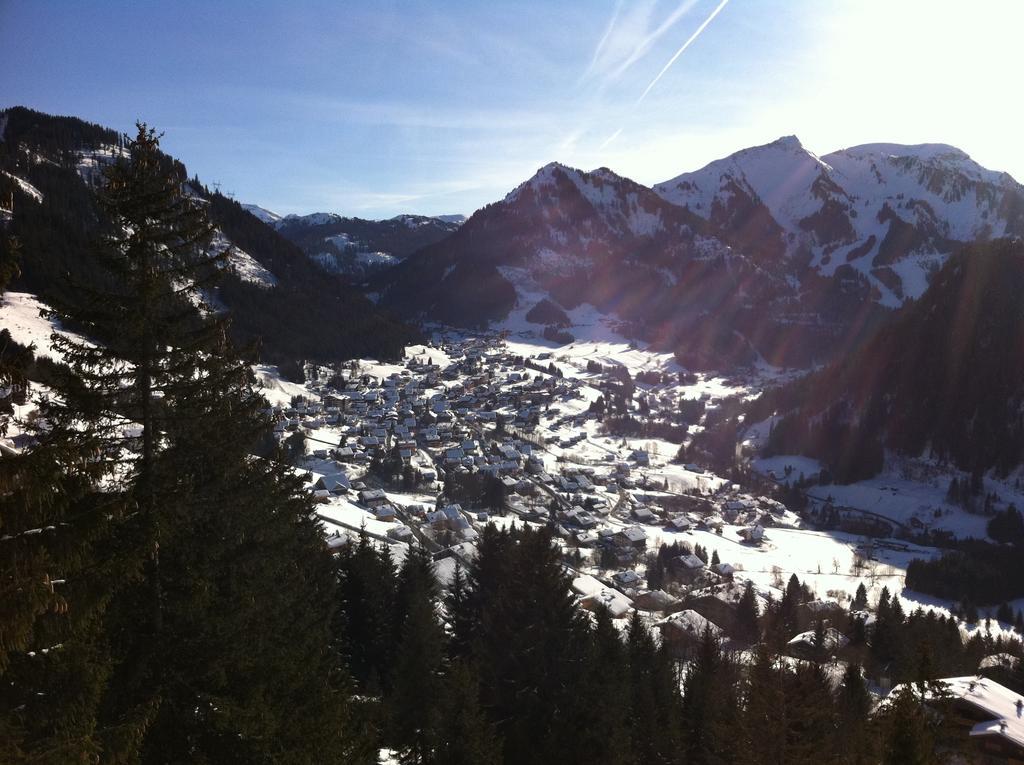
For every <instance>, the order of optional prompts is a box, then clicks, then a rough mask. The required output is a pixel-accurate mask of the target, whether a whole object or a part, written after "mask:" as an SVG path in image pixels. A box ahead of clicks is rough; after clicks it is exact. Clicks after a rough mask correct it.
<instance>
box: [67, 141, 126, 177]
mask: <svg viewBox="0 0 1024 765" xmlns="http://www.w3.org/2000/svg"><path fill="white" fill-rule="evenodd" d="M127 155H128V150H127V149H123V148H120V147H118V146H114V145H113V144H108V145H105V146H101V147H100V148H98V149H89V150H86V151H80V152H78V174H79V175H80V176H81V177H82V179H83V180H84V181H85V182H86V183H90V184H93V185H96V184H99V183H100V182H101V181H102V180H103V168H104V167H106V166H107V165H110V164H112V163H113V162H114V161H116V160H117V159H118V158H119V157H126V156H127Z"/></svg>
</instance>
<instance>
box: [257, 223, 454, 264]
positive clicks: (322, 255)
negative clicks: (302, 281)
mask: <svg viewBox="0 0 1024 765" xmlns="http://www.w3.org/2000/svg"><path fill="white" fill-rule="evenodd" d="M273 225H274V227H275V228H276V229H277V230H278V231H279V232H280V233H281V235H282V236H284V237H286V238H287V239H289V240H291V241H292V242H294V243H295V244H297V245H298V246H299V247H301V248H302V250H303V252H305V253H306V255H307V256H309V258H310V259H312V260H313V262H314V263H316V264H317V265H318V266H320V267H321V268H323V269H324V270H325V271H328V272H330V273H335V274H345V275H347V276H349V277H351V278H353V279H363V278H366V277H367V276H370V275H372V274H375V273H379V272H380V271H382V270H385V269H387V268H389V267H391V266H393V265H395V264H396V263H398V262H399V261H401V260H402V259H403V258H405V257H407V256H408V255H410V254H411V253H413V252H415V251H416V250H418V249H421V248H422V247H425V246H427V245H430V244H433V243H434V242H437V241H439V240H440V239H443V238H445V237H446V236H449V235H450V234H452V233H453V232H455V231H456V230H458V228H459V224H458V223H454V222H447V221H442V220H440V219H439V218H430V217H427V216H424V215H396V216H395V217H393V218H389V219H387V220H366V219H363V218H343V217H342V216H340V215H335V214H334V213H313V214H311V215H301V216H300V215H288V216H285V217H284V218H281V219H280V220H278V221H276V222H275V223H274V224H273Z"/></svg>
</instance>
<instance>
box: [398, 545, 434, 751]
mask: <svg viewBox="0 0 1024 765" xmlns="http://www.w3.org/2000/svg"><path fill="white" fill-rule="evenodd" d="M421 550H422V548H420V547H416V546H414V547H410V549H409V551H408V554H407V556H406V559H405V561H403V563H402V568H401V570H400V572H399V577H398V578H399V583H398V588H397V596H396V599H395V605H396V614H395V623H396V625H397V633H398V639H397V641H396V658H395V662H394V668H393V672H392V675H391V682H390V688H391V690H390V693H389V694H388V707H389V709H390V720H391V725H389V728H388V730H389V740H390V741H391V742H393V745H394V748H396V749H398V750H399V751H400V753H401V757H400V759H401V761H402V762H403V763H412V764H414V765H424V764H425V763H430V762H433V761H434V760H433V756H434V754H433V753H434V750H435V748H436V746H437V743H438V728H439V725H440V717H439V713H440V711H441V703H442V694H443V690H444V686H443V683H442V681H441V663H442V659H443V657H444V633H443V631H442V629H441V625H440V623H439V622H438V620H437V615H436V611H435V604H434V596H435V594H436V587H437V585H436V580H435V579H434V573H433V570H432V566H431V562H430V558H429V556H428V555H426V553H425V552H420V551H421Z"/></svg>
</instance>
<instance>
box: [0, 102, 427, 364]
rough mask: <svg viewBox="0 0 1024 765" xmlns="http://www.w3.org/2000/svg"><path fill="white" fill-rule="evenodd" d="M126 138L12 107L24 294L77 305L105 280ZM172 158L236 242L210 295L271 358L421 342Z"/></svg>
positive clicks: (228, 239)
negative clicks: (108, 184)
mask: <svg viewBox="0 0 1024 765" xmlns="http://www.w3.org/2000/svg"><path fill="white" fill-rule="evenodd" d="M124 145H125V141H124V137H123V136H121V135H120V134H118V133H117V132H116V131H113V130H110V129H108V128H104V127H102V126H99V125H94V124H90V123H88V122H85V121H83V120H79V119H76V118H74V117H54V116H51V115H47V114H42V113H40V112H36V111H32V110H30V109H25V108H22V107H14V108H11V109H7V110H4V111H0V247H8V246H9V244H10V238H9V236H8V235H12V236H13V237H14V238H16V239H17V240H18V242H19V243H20V245H21V250H22V261H21V271H22V273H21V275H20V277H18V278H17V279H16V280H15V281H14V283H13V284H12V289H20V290H24V291H26V292H32V293H34V294H36V295H39V296H40V297H41V298H42V299H43V300H47V299H48V298H53V297H61V298H63V299H66V300H74V297H75V292H76V290H77V289H78V288H79V287H80V286H83V285H88V284H90V283H91V281H92V280H94V279H96V278H98V269H97V268H96V267H95V261H94V259H93V258H94V256H93V254H92V250H93V246H94V244H95V242H96V239H97V237H98V235H99V234H100V233H101V232H102V231H103V229H104V227H105V226H106V225H108V222H107V221H106V220H104V218H103V214H102V211H101V209H100V207H99V205H98V204H97V200H96V190H97V188H98V186H99V184H100V183H101V182H102V178H103V168H104V166H105V165H107V164H109V163H110V162H113V161H115V160H116V159H118V158H119V157H121V156H122V155H123V154H124V151H125V149H124ZM166 161H167V163H168V167H169V169H170V171H171V172H173V173H175V174H176V175H177V176H178V177H179V178H180V179H181V180H182V182H183V183H185V184H186V188H187V190H188V193H190V194H192V195H193V196H194V198H195V199H196V200H197V201H198V202H200V203H201V204H205V205H207V206H208V208H209V212H210V217H211V220H212V221H213V222H214V224H215V225H216V226H217V236H216V242H215V246H217V247H227V246H228V245H231V246H232V251H231V252H232V254H231V258H230V264H229V267H228V269H227V272H226V273H225V274H224V275H223V279H222V280H221V283H220V285H219V286H218V287H217V289H216V290H214V291H213V292H211V293H210V294H209V295H208V296H207V297H208V302H209V304H210V306H211V307H213V308H214V309H216V310H227V311H229V312H230V313H231V315H232V324H231V326H232V329H233V331H234V333H235V336H236V339H237V340H238V341H239V342H240V343H244V344H248V343H255V344H258V346H259V350H260V354H261V356H262V358H263V359H264V360H267V361H271V362H275V363H276V362H284V361H293V360H295V359H317V360H321V361H334V360H342V359H347V358H352V357H354V356H385V357H392V358H394V357H400V356H401V353H402V349H403V346H404V345H405V344H406V343H408V342H409V341H411V340H414V339H415V338H417V337H418V335H417V333H416V331H415V330H414V329H412V328H410V327H409V326H407V325H405V324H402V323H400V322H398V321H396V320H394V319H392V318H391V317H390V316H389V315H388V314H387V313H386V312H385V311H382V310H381V309H379V308H378V307H377V306H375V305H374V304H373V303H372V302H370V301H369V300H367V298H366V297H365V296H364V295H363V294H362V293H360V292H359V291H357V290H355V289H353V288H352V287H351V286H350V285H349V283H348V280H346V279H343V278H341V277H338V276H334V275H331V274H327V273H324V271H323V270H322V269H321V268H319V267H318V266H317V265H316V263H314V262H313V261H311V260H310V259H309V258H308V257H306V256H305V255H304V254H303V252H302V251H301V250H300V249H299V248H298V247H297V246H296V245H295V244H293V243H292V242H290V241H289V240H288V239H286V238H285V237H284V236H282V235H281V234H279V233H278V232H277V231H276V230H275V229H274V228H273V227H272V226H269V225H267V223H265V222H264V220H263V219H261V218H260V217H256V216H254V215H252V214H251V213H250V212H247V211H246V210H244V209H243V208H242V207H241V205H239V204H237V203H236V202H234V201H233V200H231V199H228V198H227V197H224V196H223V195H221V194H218V193H216V192H211V191H210V190H209V189H207V188H206V187H205V186H204V185H203V184H202V183H201V181H200V180H199V179H198V178H194V177H193V178H191V179H189V177H188V174H187V171H186V169H185V167H184V165H182V164H181V163H180V162H178V161H176V160H175V159H173V158H172V157H169V156H168V157H166ZM268 215H269V214H268Z"/></svg>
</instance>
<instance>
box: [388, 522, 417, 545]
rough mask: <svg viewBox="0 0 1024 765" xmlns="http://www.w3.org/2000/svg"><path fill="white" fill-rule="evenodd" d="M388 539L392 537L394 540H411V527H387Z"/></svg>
mask: <svg viewBox="0 0 1024 765" xmlns="http://www.w3.org/2000/svg"><path fill="white" fill-rule="evenodd" d="M387 536H388V539H393V540H395V541H396V542H411V541H412V539H413V533H412V529H410V528H409V527H408V526H395V527H394V528H392V529H388V534H387Z"/></svg>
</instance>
